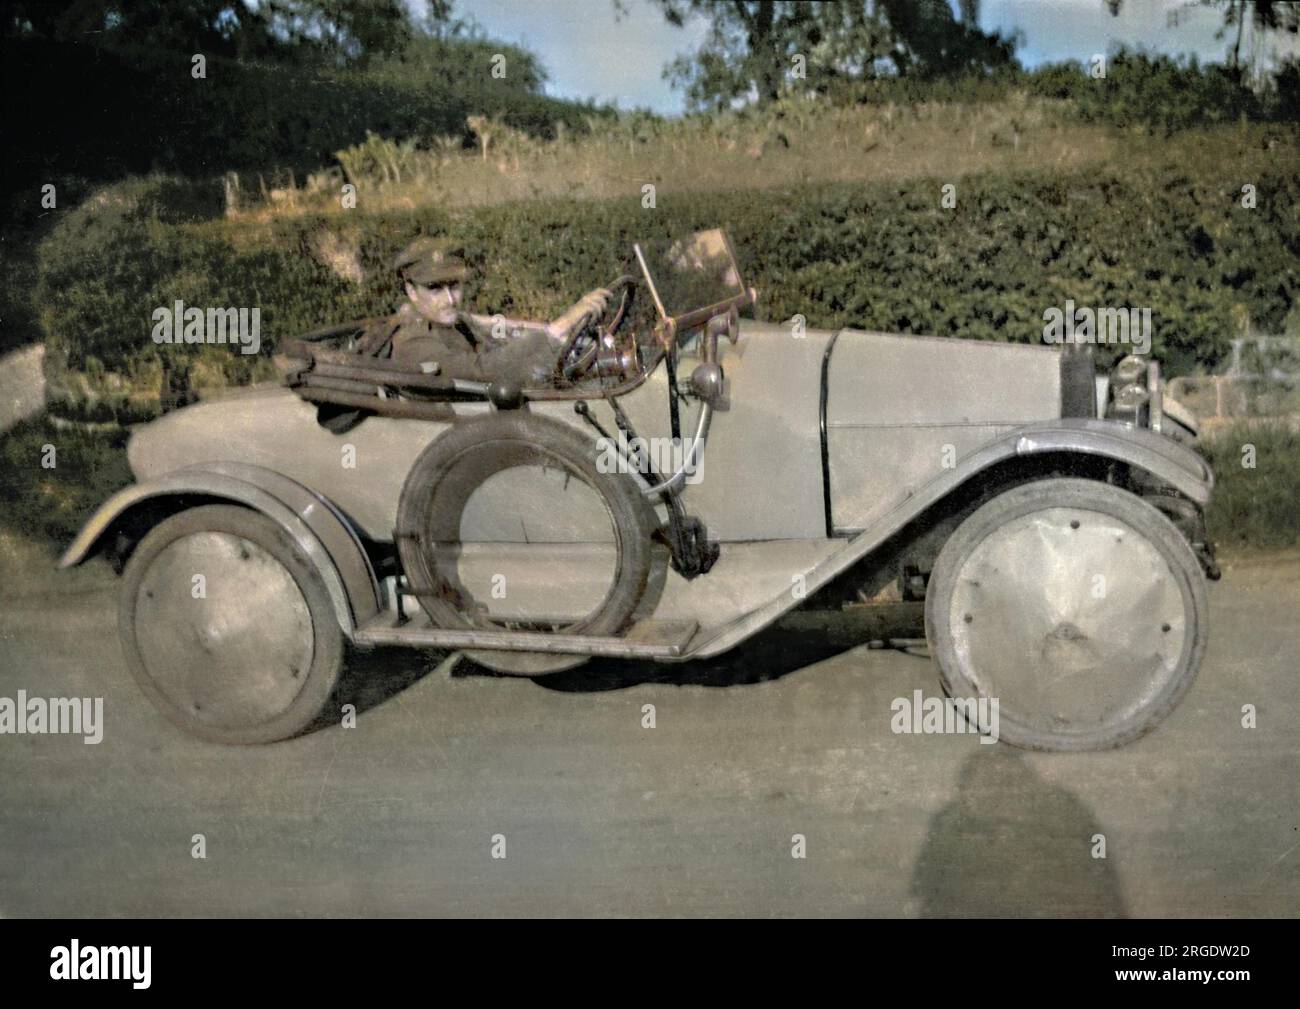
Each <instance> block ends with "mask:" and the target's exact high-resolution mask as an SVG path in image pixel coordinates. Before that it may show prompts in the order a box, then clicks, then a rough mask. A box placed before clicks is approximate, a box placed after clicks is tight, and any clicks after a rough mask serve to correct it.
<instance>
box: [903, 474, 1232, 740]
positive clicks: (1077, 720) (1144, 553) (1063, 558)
mask: <svg viewBox="0 0 1300 1009" xmlns="http://www.w3.org/2000/svg"><path fill="white" fill-rule="evenodd" d="M925 629H926V637H927V639H928V640H929V643H930V651H931V654H932V655H933V656H934V658H935V661H936V662H937V664H938V666H939V672H940V675H941V677H942V679H943V685H944V688H945V689H946V690H947V691H948V693H949V694H950V695H952V696H954V697H960V698H985V697H986V698H997V700H998V708H999V723H1000V724H999V733H1000V738H1001V739H1003V740H1005V741H1006V742H1008V743H1012V744H1014V745H1016V746H1024V747H1028V748H1030V749H1041V750H1090V749H1104V748H1107V747H1112V746H1120V745H1122V744H1124V743H1127V742H1129V741H1130V740H1133V739H1136V738H1137V737H1139V736H1141V735H1142V734H1143V733H1145V732H1147V731H1149V730H1150V729H1151V728H1152V727H1153V726H1155V725H1156V724H1157V723H1158V722H1159V721H1160V720H1161V719H1162V718H1164V717H1165V716H1166V715H1167V714H1168V713H1169V712H1170V711H1172V710H1173V708H1174V706H1175V705H1176V704H1177V703H1178V702H1179V700H1180V699H1181V698H1182V697H1183V695H1184V694H1185V693H1186V692H1187V690H1188V688H1189V687H1190V686H1191V684H1192V680H1193V679H1195V677H1196V673H1197V670H1198V669H1199V667H1200V663H1201V657H1202V655H1203V654H1204V651H1205V641H1206V633H1207V603H1206V592H1205V583H1204V579H1203V577H1202V575H1201V569H1200V565H1199V564H1198V563H1197V560H1196V557H1195V555H1194V554H1193V553H1192V549H1191V547H1190V546H1189V545H1188V544H1187V541H1186V540H1185V539H1184V537H1183V536H1182V534H1181V533H1179V531H1178V529H1177V528H1176V527H1175V526H1174V525H1173V523H1171V522H1170V521H1169V520H1168V519H1167V518H1166V517H1165V516H1164V515H1162V514H1161V513H1160V512H1159V511H1157V510H1156V509H1155V508H1153V507H1152V506H1151V505H1149V504H1147V503H1146V502H1145V501H1143V500H1141V499H1140V498H1138V497H1136V496H1135V495H1133V494H1130V493H1128V492H1127V491H1124V490H1120V489H1119V488H1117V487H1113V486H1110V485H1108V484H1102V483H1097V482H1094V481H1089V480H1070V479H1051V480H1042V481H1038V482H1034V483H1030V484H1026V485H1024V486H1020V487H1016V488H1014V489H1013V490H1009V491H1007V492H1005V493H1003V494H1000V495H999V496H998V497H996V498H994V499H993V500H992V501H990V502H988V503H987V504H985V505H984V506H983V507H981V508H980V509H978V510H977V511H976V512H975V513H974V514H973V515H971V516H970V517H969V518H968V519H966V520H965V522H963V523H962V524H961V525H960V526H959V527H958V528H957V530H956V532H955V533H953V535H952V536H951V537H950V538H949V540H948V542H947V543H946V544H945V545H944V548H943V550H942V551H941V552H940V554H939V557H938V560H937V561H936V563H935V567H934V571H933V572H932V574H931V578H930V584H929V587H928V590H927V593H926V604H925Z"/></svg>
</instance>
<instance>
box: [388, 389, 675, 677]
mask: <svg viewBox="0 0 1300 1009" xmlns="http://www.w3.org/2000/svg"><path fill="white" fill-rule="evenodd" d="M597 448H598V446H597V443H596V440H595V439H594V438H593V437H592V436H591V435H590V434H588V433H586V432H583V431H580V430H577V429H575V428H572V427H569V426H566V425H564V424H561V423H559V422H558V421H554V420H550V419H548V418H544V417H538V416H534V415H531V414H528V413H524V412H518V411H511V412H502V413H494V414H490V415H488V416H486V417H483V418H480V419H475V420H471V421H467V422H465V423H463V424H459V425H456V426H455V427H453V428H452V429H451V430H450V431H448V432H447V433H446V434H443V435H442V436H441V437H440V438H438V440H437V441H435V442H433V443H432V444H431V445H430V446H429V447H428V448H426V449H425V450H424V452H423V453H422V454H421V455H420V457H419V458H418V459H417V460H416V462H415V465H414V466H413V467H412V468H411V472H410V473H409V474H408V476H407V478H406V482H405V484H404V485H403V487H402V496H401V501H400V503H399V505H398V520H397V528H398V552H399V553H400V555H401V560H402V565H403V568H404V569H405V571H406V576H407V580H408V582H409V583H410V586H411V588H412V589H413V590H414V591H415V592H416V593H417V594H418V598H419V600H420V605H421V606H422V607H423V609H424V611H425V612H426V613H427V614H428V615H429V618H430V620H431V621H432V622H433V624H434V626H436V627H443V628H450V629H463V628H466V627H475V628H490V629H504V628H513V629H527V630H542V631H551V632H564V633H567V634H589V635H596V636H598V635H614V634H618V633H619V632H620V631H622V630H623V629H624V628H625V627H626V626H627V625H628V623H629V621H630V620H631V618H632V614H633V611H634V610H635V609H636V606H637V604H638V603H639V602H640V601H641V597H642V595H643V594H644V593H645V590H646V584H647V582H648V579H649V576H650V571H651V566H652V561H653V544H652V537H653V534H654V530H655V525H656V522H655V514H654V510H653V509H652V508H651V507H650V505H649V504H648V503H647V502H646V500H645V498H644V496H643V495H642V494H641V490H640V487H639V486H638V485H637V483H636V482H635V481H634V480H633V479H632V478H631V477H630V476H628V475H627V474H622V473H617V472H601V467H599V466H598V464H597V457H598V454H599V453H598V451H597ZM467 654H469V656H470V657H471V658H472V659H474V660H475V661H476V662H478V663H480V664H481V665H485V666H487V667H489V668H490V669H494V670H496V671H498V672H503V673H509V674H513V675H521V676H536V675H540V674H542V673H548V672H559V671H560V670H564V669H570V668H572V667H574V666H576V665H580V664H581V663H582V662H584V661H586V660H585V659H584V658H583V657H581V656H572V655H554V654H548V653H542V652H528V653H523V652H482V651H474V652H469V653H467Z"/></svg>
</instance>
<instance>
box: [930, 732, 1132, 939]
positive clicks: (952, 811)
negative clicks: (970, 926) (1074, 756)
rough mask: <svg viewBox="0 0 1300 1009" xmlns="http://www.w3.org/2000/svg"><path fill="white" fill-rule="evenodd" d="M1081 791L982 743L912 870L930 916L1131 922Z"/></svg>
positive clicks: (935, 821)
mask: <svg viewBox="0 0 1300 1009" xmlns="http://www.w3.org/2000/svg"><path fill="white" fill-rule="evenodd" d="M1104 833H1105V832H1104V831H1103V830H1102V828H1101V825H1100V824H1099V823H1098V822H1097V820H1096V818H1095V817H1094V816H1093V814H1092V811H1091V810H1090V809H1089V808H1088V807H1087V806H1086V805H1085V804H1084V803H1083V802H1081V801H1080V800H1079V799H1078V798H1077V797H1076V796H1075V795H1074V794H1073V793H1071V792H1068V791H1066V790H1065V789H1063V788H1058V787H1056V786H1055V785H1052V784H1050V783H1049V782H1047V781H1044V780H1043V779H1042V778H1041V777H1039V776H1038V774H1036V773H1035V772H1034V770H1033V768H1031V767H1030V766H1029V765H1028V764H1027V763H1026V761H1025V757H1024V755H1023V754H1021V753H1020V752H1019V751H1017V750H1013V749H1011V748H1010V747H1008V746H1002V745H998V746H988V747H985V746H980V747H978V748H977V750H976V752H975V753H973V754H971V756H969V757H968V758H967V759H966V762H965V764H964V765H962V770H961V778H960V780H959V783H958V794H957V797H956V798H955V799H954V800H953V801H952V802H950V803H948V805H946V806H945V807H944V808H943V809H941V810H939V812H938V813H936V814H935V815H934V817H933V818H932V819H931V820H930V827H929V831H928V833H927V834H926V838H925V843H924V845H923V846H922V848H921V854H920V856H919V857H918V859H917V862H916V867H915V869H914V870H913V873H912V895H913V896H914V897H915V898H917V899H918V900H919V901H920V902H921V911H920V913H921V916H922V917H925V918H966V917H980V918H1004V917H1061V916H1067V915H1068V916H1078V915H1082V916H1086V917H1097V918H1124V917H1127V912H1126V910H1125V907H1124V898H1123V894H1122V892H1121V888H1120V883H1119V879H1118V877H1117V875H1116V873H1115V870H1114V869H1113V868H1112V867H1111V864H1110V862H1108V861H1107V860H1105V859H1101V858H1093V857H1092V850H1093V846H1094V844H1095V842H1094V841H1093V837H1094V835H1097V834H1104Z"/></svg>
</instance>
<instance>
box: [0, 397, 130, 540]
mask: <svg viewBox="0 0 1300 1009" xmlns="http://www.w3.org/2000/svg"><path fill="white" fill-rule="evenodd" d="M46 445H53V446H54V447H55V450H56V453H57V454H56V455H55V456H54V460H53V461H54V462H55V466H54V467H53V468H49V469H47V468H45V467H44V466H43V465H42V461H43V460H45V459H47V458H48V457H47V455H46V452H45V446H46ZM125 446H126V432H124V431H120V430H115V431H108V432H104V433H98V432H86V431H79V430H76V429H69V430H64V429H61V428H58V427H56V426H55V425H54V424H53V423H51V422H50V420H49V419H48V418H45V417H35V418H32V419H31V420H25V421H22V422H20V423H19V424H17V425H16V426H14V427H13V428H11V429H10V430H9V431H6V432H4V433H3V434H0V466H3V467H4V473H5V493H4V494H2V495H0V530H4V531H7V532H14V533H18V534H21V535H23V536H30V537H33V538H36V539H44V540H48V541H51V542H53V543H56V544H60V545H63V544H66V543H68V542H69V541H70V540H71V539H72V538H73V537H74V536H75V535H76V534H77V530H79V529H80V528H81V524H82V523H83V522H84V521H85V520H86V516H87V515H89V514H90V513H91V512H92V511H94V509H95V508H98V507H99V505H100V504H102V503H103V501H104V499H105V498H107V497H108V496H109V495H110V494H112V493H113V492H114V491H116V490H118V489H119V488H121V487H125V486H126V485H127V484H129V483H130V482H131V470H130V468H129V467H128V465H127V461H126V451H125Z"/></svg>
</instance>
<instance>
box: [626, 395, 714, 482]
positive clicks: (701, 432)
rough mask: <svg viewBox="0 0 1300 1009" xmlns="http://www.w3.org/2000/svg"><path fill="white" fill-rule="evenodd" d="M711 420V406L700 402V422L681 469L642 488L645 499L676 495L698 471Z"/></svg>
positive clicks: (696, 426)
mask: <svg viewBox="0 0 1300 1009" xmlns="http://www.w3.org/2000/svg"><path fill="white" fill-rule="evenodd" d="M712 420H713V405H712V404H711V403H707V402H701V403H700V420H699V423H698V424H696V425H695V438H694V439H693V440H692V441H691V450H690V452H688V453H687V456H686V458H685V459H684V460H683V461H682V466H681V469H679V470H678V471H677V472H676V473H674V474H673V475H672V476H670V477H669V478H668V479H667V480H664V481H663V482H662V483H657V484H655V485H654V486H653V487H643V488H642V489H641V493H642V494H644V495H645V496H646V497H657V496H658V495H660V494H676V493H677V491H678V490H680V489H681V486H682V484H684V483H685V482H686V479H687V477H690V476H692V475H693V474H694V473H696V472H697V471H698V467H699V464H700V462H701V461H702V460H703V459H704V443H705V441H707V440H708V437H709V422H710V421H712Z"/></svg>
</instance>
